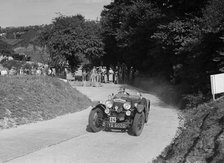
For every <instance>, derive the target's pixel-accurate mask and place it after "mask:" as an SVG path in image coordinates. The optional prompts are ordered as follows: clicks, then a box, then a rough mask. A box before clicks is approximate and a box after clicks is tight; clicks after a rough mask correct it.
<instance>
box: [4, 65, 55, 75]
mask: <svg viewBox="0 0 224 163" xmlns="http://www.w3.org/2000/svg"><path fill="white" fill-rule="evenodd" d="M0 75H2V76H5V75H49V76H56V71H55V68H49V67H48V66H47V65H43V66H39V67H31V68H27V67H21V68H20V69H17V68H16V67H13V66H12V68H11V69H10V70H8V69H6V68H4V69H2V70H1V71H0Z"/></svg>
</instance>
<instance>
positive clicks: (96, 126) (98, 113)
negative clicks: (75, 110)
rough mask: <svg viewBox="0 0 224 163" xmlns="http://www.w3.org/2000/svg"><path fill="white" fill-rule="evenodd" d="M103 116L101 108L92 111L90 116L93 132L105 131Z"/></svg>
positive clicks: (90, 125)
mask: <svg viewBox="0 0 224 163" xmlns="http://www.w3.org/2000/svg"><path fill="white" fill-rule="evenodd" d="M103 116H104V113H103V111H102V110H101V109H100V108H96V109H93V110H91V112H90V114H89V127H90V128H91V130H92V131H93V132H99V131H101V130H103Z"/></svg>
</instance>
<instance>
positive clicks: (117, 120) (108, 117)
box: [89, 88, 150, 136]
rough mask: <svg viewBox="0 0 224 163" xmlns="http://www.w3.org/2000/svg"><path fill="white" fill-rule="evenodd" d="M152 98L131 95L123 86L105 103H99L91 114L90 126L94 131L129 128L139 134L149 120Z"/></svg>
mask: <svg viewBox="0 0 224 163" xmlns="http://www.w3.org/2000/svg"><path fill="white" fill-rule="evenodd" d="M149 111H150V100H147V99H146V98H144V97H142V95H141V94H139V93H138V94H137V95H130V94H129V93H127V92H126V91H125V89H124V88H122V89H121V90H120V91H119V92H118V93H117V94H116V95H113V94H112V96H110V97H109V99H108V100H107V101H106V102H105V103H99V104H97V105H96V106H95V107H93V108H92V110H91V112H90V114H89V127H90V129H91V130H92V131H93V132H99V131H101V130H110V129H119V130H122V131H126V130H128V131H129V133H130V134H132V135H134V136H139V135H140V134H141V133H142V130H143V128H144V124H145V123H147V121H148V115H149Z"/></svg>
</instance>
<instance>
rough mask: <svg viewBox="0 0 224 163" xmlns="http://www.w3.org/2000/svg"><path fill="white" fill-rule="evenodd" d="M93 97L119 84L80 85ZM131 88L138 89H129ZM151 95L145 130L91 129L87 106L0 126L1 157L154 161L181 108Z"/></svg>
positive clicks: (81, 162)
mask: <svg viewBox="0 0 224 163" xmlns="http://www.w3.org/2000/svg"><path fill="white" fill-rule="evenodd" d="M77 89H78V90H79V91H80V92H82V93H84V94H86V95H87V96H89V97H90V98H91V99H92V100H94V101H95V100H105V99H106V98H107V97H108V95H109V94H111V93H115V92H116V91H117V90H118V86H117V85H112V84H111V85H110V84H109V85H104V86H103V87H101V88H90V87H77ZM128 91H129V92H131V93H134V92H136V91H135V90H133V89H131V90H128ZM143 96H146V97H148V98H150V100H151V104H152V106H151V111H150V116H149V122H148V123H147V124H146V125H145V128H144V130H143V132H142V135H141V136H139V137H134V136H130V135H128V134H127V133H121V132H99V133H90V132H88V131H87V130H86V127H87V122H88V115H89V111H90V108H89V109H86V110H84V111H81V112H78V113H74V114H70V115H65V116H62V117H59V118H56V119H53V120H49V121H45V122H39V123H35V124H29V125H24V126H21V127H18V128H16V129H10V130H4V131H1V132H0V147H1V148H0V158H1V160H2V161H9V162H13V163H14V162H15V163H20V162H21V163H26V162H27V163H28V162H38V163H41V162H43V163H45V162H46V163H61V162H63V163H64V162H68V163H73V162H76V163H85V162H87V163H89V162H90V163H100V162H111V163H112V162H114V163H118V162H119V163H120V162H121V163H122V162H128V163H131V162H133V163H136V162H141V163H144V162H151V160H152V159H153V158H155V157H156V156H157V155H158V154H160V152H161V151H162V150H163V149H164V148H165V147H166V146H167V145H168V144H169V143H170V142H171V140H172V138H173V137H174V135H175V133H176V129H177V127H178V117H177V112H176V111H175V110H174V109H173V108H171V107H169V106H167V105H165V104H164V103H162V102H161V101H160V100H159V99H158V98H156V97H155V96H152V95H150V94H146V93H143Z"/></svg>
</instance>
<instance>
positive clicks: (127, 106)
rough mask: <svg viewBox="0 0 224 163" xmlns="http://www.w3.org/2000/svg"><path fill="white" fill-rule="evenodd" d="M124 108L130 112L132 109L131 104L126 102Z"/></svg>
mask: <svg viewBox="0 0 224 163" xmlns="http://www.w3.org/2000/svg"><path fill="white" fill-rule="evenodd" d="M123 107H124V109H125V110H129V109H131V103H130V102H125V103H124V105H123Z"/></svg>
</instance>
